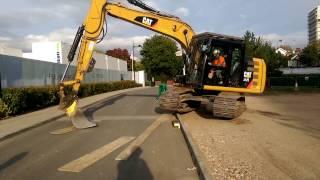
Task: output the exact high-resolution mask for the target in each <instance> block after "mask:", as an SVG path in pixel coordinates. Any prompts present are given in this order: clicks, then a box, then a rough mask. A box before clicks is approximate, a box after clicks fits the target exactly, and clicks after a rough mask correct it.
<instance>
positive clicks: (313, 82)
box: [269, 75, 320, 88]
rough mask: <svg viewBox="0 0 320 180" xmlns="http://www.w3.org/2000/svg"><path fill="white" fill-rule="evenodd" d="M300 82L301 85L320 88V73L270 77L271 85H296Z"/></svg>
mask: <svg viewBox="0 0 320 180" xmlns="http://www.w3.org/2000/svg"><path fill="white" fill-rule="evenodd" d="M296 83H298V85H299V86H305V87H315V88H320V75H312V76H308V75H305V76H302V75H297V76H286V77H270V78H269V86H271V87H272V86H283V87H285V86H286V87H290V86H291V87H294V86H295V85H296Z"/></svg>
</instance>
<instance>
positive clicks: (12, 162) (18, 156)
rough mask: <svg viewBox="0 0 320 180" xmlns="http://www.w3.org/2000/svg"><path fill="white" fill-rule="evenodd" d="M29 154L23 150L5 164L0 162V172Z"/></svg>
mask: <svg viewBox="0 0 320 180" xmlns="http://www.w3.org/2000/svg"><path fill="white" fill-rule="evenodd" d="M27 154H28V153H27V152H22V153H20V154H17V155H15V156H13V157H12V158H10V159H9V160H7V161H6V162H4V163H3V164H0V172H1V171H3V170H5V169H6V168H8V167H10V166H12V165H13V164H15V163H17V162H18V161H20V160H22V159H23V158H24V157H25V156H27Z"/></svg>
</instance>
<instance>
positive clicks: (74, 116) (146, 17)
mask: <svg viewBox="0 0 320 180" xmlns="http://www.w3.org/2000/svg"><path fill="white" fill-rule="evenodd" d="M130 1H131V2H135V3H137V0H130ZM130 1H129V2H130ZM138 2H139V1H138ZM107 15H110V16H112V17H115V18H118V19H122V20H124V21H127V22H130V23H133V24H136V25H138V26H141V27H143V28H146V29H149V30H152V31H155V32H158V33H161V34H163V35H166V36H169V37H171V38H173V39H175V40H176V41H177V42H179V43H180V44H181V46H182V48H184V49H185V51H187V52H188V50H189V44H190V42H191V39H192V37H193V36H194V32H193V30H192V28H191V27H190V26H189V25H188V24H187V23H185V22H183V21H182V20H180V19H179V18H177V17H174V16H171V15H168V14H161V13H160V12H157V11H150V10H149V9H147V11H138V10H134V9H130V8H128V7H125V6H123V5H121V4H113V3H109V2H108V1H107V0H92V1H91V7H90V9H89V12H88V14H87V17H86V19H85V21H84V22H83V25H82V26H81V27H79V29H78V32H77V35H76V37H75V39H74V42H73V45H72V47H71V50H70V52H69V55H68V61H69V64H68V65H67V68H66V70H65V73H64V75H63V77H62V80H61V83H60V108H61V109H63V110H64V111H65V112H66V114H67V116H68V117H69V118H70V119H71V120H72V122H73V125H74V126H75V127H76V128H79V129H83V128H89V127H94V126H96V124H95V123H93V122H90V121H88V120H86V119H84V116H83V115H82V113H81V112H80V110H79V109H78V107H77V106H78V96H77V95H78V91H79V88H80V84H81V82H82V81H83V79H84V76H85V74H86V73H87V72H88V71H90V69H92V68H93V67H92V66H94V63H95V61H94V59H93V58H92V55H93V50H94V46H95V45H96V44H97V43H98V42H100V41H101V40H102V39H103V37H104V36H105V34H106V30H105V29H104V25H105V24H106V18H107ZM79 44H80V51H79V54H78V57H77V71H76V75H75V78H74V80H71V81H65V76H66V73H67V71H68V68H69V66H70V64H71V62H72V61H73V59H74V56H75V54H76V50H77V49H78V46H79ZM66 86H72V93H71V94H68V95H65V93H64V91H65V90H64V88H65V87H66ZM80 116H81V118H80Z"/></svg>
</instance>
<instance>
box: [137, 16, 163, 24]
mask: <svg viewBox="0 0 320 180" xmlns="http://www.w3.org/2000/svg"><path fill="white" fill-rule="evenodd" d="M135 21H137V22H139V23H142V24H145V25H147V26H154V25H155V24H156V23H157V22H158V19H155V18H151V17H146V16H138V17H136V18H135Z"/></svg>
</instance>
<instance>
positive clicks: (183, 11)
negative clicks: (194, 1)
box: [174, 7, 189, 17]
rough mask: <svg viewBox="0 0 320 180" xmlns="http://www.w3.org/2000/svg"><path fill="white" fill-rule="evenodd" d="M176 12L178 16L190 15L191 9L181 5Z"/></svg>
mask: <svg viewBox="0 0 320 180" xmlns="http://www.w3.org/2000/svg"><path fill="white" fill-rule="evenodd" d="M174 13H175V14H176V15H178V16H185V17H186V16H189V9H188V8H185V7H180V8H178V9H176V10H175V11H174Z"/></svg>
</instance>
